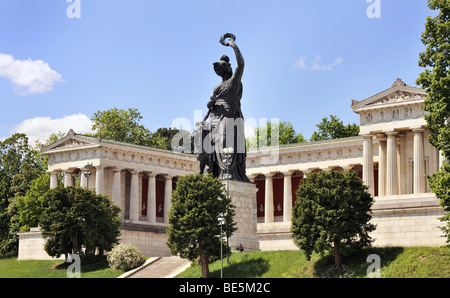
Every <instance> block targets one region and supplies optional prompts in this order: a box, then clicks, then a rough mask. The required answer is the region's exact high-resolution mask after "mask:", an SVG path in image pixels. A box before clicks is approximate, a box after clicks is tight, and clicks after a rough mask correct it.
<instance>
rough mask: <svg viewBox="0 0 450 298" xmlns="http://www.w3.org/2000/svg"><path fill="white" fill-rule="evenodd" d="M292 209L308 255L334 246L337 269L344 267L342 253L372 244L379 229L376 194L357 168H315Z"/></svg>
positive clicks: (300, 243)
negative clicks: (374, 211)
mask: <svg viewBox="0 0 450 298" xmlns="http://www.w3.org/2000/svg"><path fill="white" fill-rule="evenodd" d="M297 198H298V199H297V201H296V203H295V206H294V208H293V212H292V226H291V232H292V234H293V236H294V241H295V243H296V245H297V246H298V247H299V248H301V249H303V250H304V251H305V252H306V254H307V256H308V258H310V257H311V254H312V252H313V251H315V252H320V253H322V252H324V251H327V250H332V249H333V250H334V258H335V267H334V270H339V269H342V268H343V265H342V256H341V255H347V254H349V253H351V252H352V251H353V250H356V249H360V248H363V247H366V246H370V244H371V242H372V240H371V238H370V236H369V235H368V233H369V232H371V231H373V230H374V229H375V226H374V225H373V224H370V223H369V221H370V219H371V218H372V215H371V211H370V210H371V206H372V204H373V198H372V196H371V195H370V193H369V192H368V188H367V186H365V185H364V184H363V182H362V180H361V179H360V178H359V177H358V176H357V174H356V172H354V171H352V170H348V171H345V172H338V171H326V172H325V171H324V172H313V173H310V174H308V176H307V177H306V178H305V179H303V181H302V183H301V184H300V187H299V189H298V191H297Z"/></svg>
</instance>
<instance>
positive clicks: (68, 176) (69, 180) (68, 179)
mask: <svg viewBox="0 0 450 298" xmlns="http://www.w3.org/2000/svg"><path fill="white" fill-rule="evenodd" d="M68 186H73V176H72V171H64V187H68Z"/></svg>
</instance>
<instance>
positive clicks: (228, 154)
mask: <svg viewBox="0 0 450 298" xmlns="http://www.w3.org/2000/svg"><path fill="white" fill-rule="evenodd" d="M223 153H225V158H224V159H223V163H224V164H225V165H226V166H227V192H229V191H230V182H229V181H230V164H231V161H232V159H233V153H234V149H233V147H229V148H224V149H223Z"/></svg>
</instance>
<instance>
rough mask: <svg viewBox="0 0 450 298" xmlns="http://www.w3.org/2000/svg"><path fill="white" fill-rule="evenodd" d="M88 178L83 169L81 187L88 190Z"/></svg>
mask: <svg viewBox="0 0 450 298" xmlns="http://www.w3.org/2000/svg"><path fill="white" fill-rule="evenodd" d="M87 184H88V183H87V177H86V176H85V175H84V171H83V169H81V172H80V187H83V188H87V186H88V185H87Z"/></svg>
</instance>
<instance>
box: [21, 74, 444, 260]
mask: <svg viewBox="0 0 450 298" xmlns="http://www.w3.org/2000/svg"><path fill="white" fill-rule="evenodd" d="M425 98H426V93H425V91H424V90H422V89H420V88H416V87H411V86H407V85H405V84H404V83H403V82H402V81H401V80H400V79H398V80H397V81H396V82H395V83H394V84H393V85H392V87H391V88H389V89H387V90H385V91H383V92H380V93H378V94H376V95H374V96H371V97H369V98H367V99H365V100H362V101H355V100H353V101H352V106H351V108H352V109H353V111H354V112H355V113H357V114H359V115H360V136H358V137H352V138H344V139H336V140H328V141H321V142H312V143H301V144H294V145H284V146H279V147H267V148H263V149H259V150H257V151H255V152H253V151H251V150H250V151H249V152H248V157H247V175H248V177H249V178H250V179H251V180H252V182H253V183H254V184H253V185H256V190H255V191H254V192H256V195H255V194H254V192H253V194H252V190H251V189H250V188H251V186H250V188H248V187H247V186H246V185H244V184H245V183H244V184H243V185H239V183H237V184H235V185H233V187H232V189H230V191H231V193H232V194H233V193H235V194H238V193H241V191H242V190H243V189H246V187H247V188H248V189H246V190H245V192H246V194H245V195H242V193H241V195H236V196H241V197H246V199H245V200H243V201H239V202H235V205H236V206H237V209H240V210H241V213H239V211H238V221H239V222H246V224H245V226H243V227H242V228H241V230H238V231H237V236H236V241H238V242H244V246H246V247H250V248H251V249H261V250H276V249H297V248H296V246H295V245H294V244H293V241H292V237H291V234H290V232H289V229H290V222H291V212H292V206H293V205H294V203H295V200H296V197H295V192H296V190H297V189H298V186H299V185H300V183H301V180H302V179H303V178H304V177H305V176H307V175H308V173H310V172H313V171H324V170H330V169H336V170H346V169H353V170H355V171H356V172H357V173H358V174H359V176H360V177H361V179H362V180H363V181H364V182H365V184H366V185H368V186H369V189H370V192H371V193H372V194H373V195H374V197H375V204H374V205H373V208H372V211H373V218H372V221H373V223H374V224H376V225H377V229H376V230H375V231H374V232H373V233H372V236H373V238H375V243H374V245H377V246H386V245H389V246H394V245H401V246H418V245H428V246H429V245H431V246H438V245H442V244H444V239H443V238H442V237H440V236H441V231H440V229H439V228H438V226H439V225H442V223H441V222H440V221H439V220H438V219H437V218H438V217H440V216H441V215H442V214H443V208H442V207H440V206H439V200H438V199H437V198H436V197H435V195H434V194H433V193H431V192H430V189H429V187H428V186H427V180H426V175H427V174H432V173H435V172H436V171H438V169H439V167H440V164H441V162H442V160H441V155H440V154H439V152H438V151H437V150H436V149H435V148H434V147H432V146H431V145H430V143H429V142H428V131H427V130H426V121H425V119H424V110H423V104H424V100H425ZM43 152H44V154H46V155H48V157H49V168H48V171H49V172H50V173H51V187H55V186H56V182H57V175H64V181H65V185H66V186H70V185H73V184H74V179H79V181H80V182H79V183H80V185H81V186H83V187H87V188H89V189H93V190H96V191H97V192H98V193H102V194H106V195H109V196H110V197H111V200H112V202H114V203H115V204H117V205H118V206H120V207H121V209H122V214H121V217H122V222H123V223H122V227H121V231H122V235H121V241H122V242H127V243H132V244H134V245H136V246H137V247H138V248H139V249H141V250H142V251H143V252H144V254H146V255H148V256H166V255H169V250H168V248H167V246H166V245H165V242H166V240H167V236H166V234H165V227H166V225H167V211H168V210H169V208H170V196H171V193H172V191H173V189H174V188H175V187H176V181H177V178H178V177H181V176H184V175H186V174H190V173H195V172H197V167H198V165H197V159H196V156H194V155H190V154H183V153H176V152H172V151H165V150H159V149H154V148H148V147H143V146H136V145H130V144H125V143H120V142H114V141H109V140H101V139H97V138H92V137H87V136H83V135H78V134H76V133H74V132H73V131H71V132H69V133H68V135H67V136H65V137H64V138H62V139H61V140H59V141H57V142H56V143H54V144H52V145H50V146H48V147H46V148H44V150H43ZM88 164H89V165H90V170H89V172H90V173H91V175H90V176H89V178H86V177H85V175H84V174H83V173H84V172H86V165H88ZM253 187H254V186H253ZM249 218H250V219H251V220H250V221H249V222H250V223H249V224H247V220H249ZM253 221H254V222H255V225H254V226H253V224H252V222H253ZM256 222H257V224H256ZM38 234H39V232H38V231H35V230H34V231H31V232H28V233H23V234H21V235H20V246H19V258H33V257H32V256H31V255H32V254H33V253H36V254H37V252H33V250H35V251H38V250H39V249H40V250H42V249H41V248H39V247H38V246H41V245H42V241H43V240H42V239H40V238H39V235H38ZM32 241H34V242H33V243H34V244H33V245H31V244H30V243H31V242H32ZM36 241H38V242H36ZM39 241H41V242H39ZM246 241H247V242H246ZM36 243H37V244H36ZM36 247H38V248H36Z"/></svg>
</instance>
